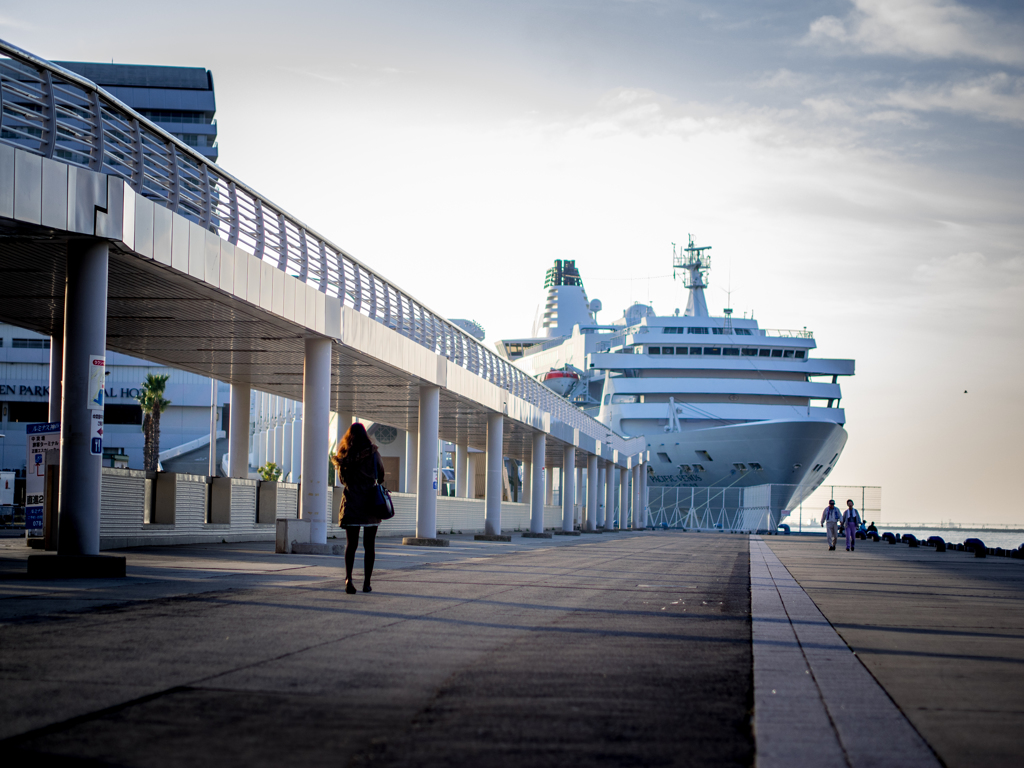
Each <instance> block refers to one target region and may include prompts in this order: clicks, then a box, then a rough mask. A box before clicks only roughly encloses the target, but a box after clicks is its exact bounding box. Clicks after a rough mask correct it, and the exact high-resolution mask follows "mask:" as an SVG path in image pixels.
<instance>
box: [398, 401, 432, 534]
mask: <svg viewBox="0 0 1024 768" xmlns="http://www.w3.org/2000/svg"><path fill="white" fill-rule="evenodd" d="M421 407H422V405H421ZM419 440H420V438H419V434H418V433H417V431H416V430H414V429H410V430H408V431H407V432H406V433H405V492H406V493H417V489H418V487H419V485H418V483H417V479H416V478H417V472H418V471H419V458H418V456H419V454H418V453H417V452H418V450H419ZM417 535H418V534H417ZM429 538H433V536H431V537H429Z"/></svg>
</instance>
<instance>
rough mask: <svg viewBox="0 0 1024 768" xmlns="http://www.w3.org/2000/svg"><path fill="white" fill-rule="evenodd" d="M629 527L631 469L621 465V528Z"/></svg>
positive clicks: (622, 529)
mask: <svg viewBox="0 0 1024 768" xmlns="http://www.w3.org/2000/svg"><path fill="white" fill-rule="evenodd" d="M627 528H629V470H628V469H626V468H625V467H619V530H620V531H624V530H626V529H627Z"/></svg>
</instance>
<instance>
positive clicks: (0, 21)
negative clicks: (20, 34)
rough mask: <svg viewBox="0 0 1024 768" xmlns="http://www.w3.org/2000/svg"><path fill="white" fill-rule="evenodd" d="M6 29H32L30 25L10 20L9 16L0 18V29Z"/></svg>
mask: <svg viewBox="0 0 1024 768" xmlns="http://www.w3.org/2000/svg"><path fill="white" fill-rule="evenodd" d="M3 27H7V28H10V29H32V28H33V27H32V25H31V24H28V23H26V22H24V21H19V20H18V19H12V18H11V17H10V16H0V28H3Z"/></svg>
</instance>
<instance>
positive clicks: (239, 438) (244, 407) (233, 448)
mask: <svg viewBox="0 0 1024 768" xmlns="http://www.w3.org/2000/svg"><path fill="white" fill-rule="evenodd" d="M251 391H252V390H251V389H250V388H249V387H248V386H247V385H245V384H232V385H231V394H230V405H231V407H230V409H229V411H228V413H229V414H230V415H229V417H228V471H229V472H230V474H231V477H240V478H246V477H248V476H249V394H250V393H251Z"/></svg>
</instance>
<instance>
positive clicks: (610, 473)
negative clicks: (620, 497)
mask: <svg viewBox="0 0 1024 768" xmlns="http://www.w3.org/2000/svg"><path fill="white" fill-rule="evenodd" d="M618 474H619V473H618V468H617V467H616V466H615V465H614V464H612V463H611V462H608V464H607V466H606V467H605V472H604V482H605V486H604V491H605V494H604V529H605V530H606V531H611V530H613V529H614V528H615V478H616V475H618Z"/></svg>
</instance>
